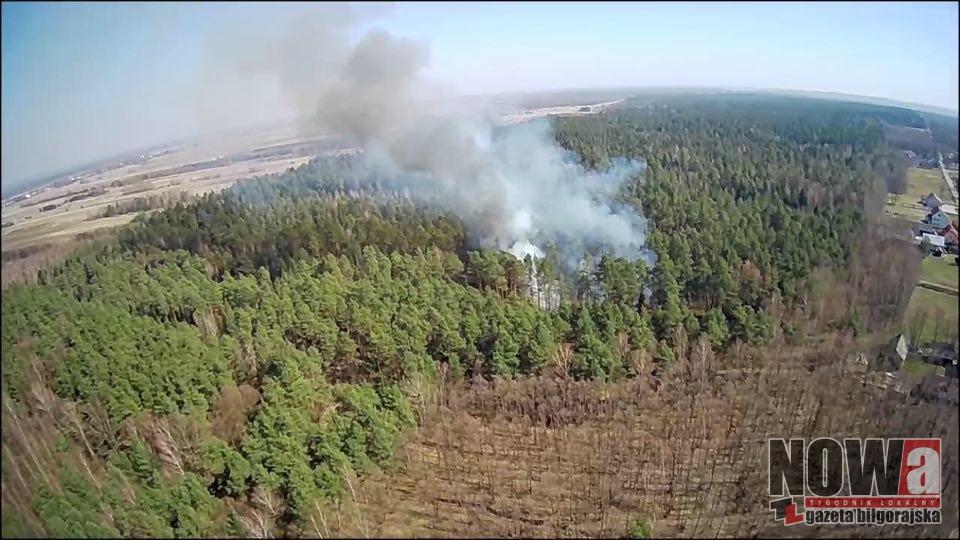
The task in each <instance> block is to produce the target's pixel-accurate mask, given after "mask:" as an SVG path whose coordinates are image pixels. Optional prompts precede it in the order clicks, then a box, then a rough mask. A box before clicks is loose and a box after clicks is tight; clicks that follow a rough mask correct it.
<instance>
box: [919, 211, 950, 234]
mask: <svg viewBox="0 0 960 540" xmlns="http://www.w3.org/2000/svg"><path fill="white" fill-rule="evenodd" d="M923 222H924V223H928V224H930V225H931V226H933V228H934V229H937V230H938V231H939V230H941V229H946V228H947V226H948V225H950V218H949V217H948V216H947V214H945V213H943V212H942V211H940V210H937V211H934V212H930V214H929V215H928V216H927V217H926V219H924V220H923Z"/></svg>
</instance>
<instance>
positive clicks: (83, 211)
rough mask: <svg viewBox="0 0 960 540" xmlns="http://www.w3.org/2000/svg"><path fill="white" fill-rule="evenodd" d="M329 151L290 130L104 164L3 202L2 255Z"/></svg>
mask: <svg viewBox="0 0 960 540" xmlns="http://www.w3.org/2000/svg"><path fill="white" fill-rule="evenodd" d="M331 149H332V150H331ZM326 151H337V150H336V149H335V145H334V141H333V140H332V139H330V138H317V139H305V138H302V137H300V136H298V135H297V133H296V131H295V130H294V129H292V128H288V129H273V130H266V131H261V132H255V133H241V134H237V135H232V136H225V137H222V138H218V139H215V140H209V141H202V142H198V143H193V144H188V145H181V146H178V147H175V148H172V149H168V150H165V151H160V152H155V153H153V154H150V155H141V156H139V157H138V158H135V159H129V160H125V161H120V162H117V163H114V164H111V165H107V166H101V167H99V168H98V169H95V170H91V171H86V172H84V173H80V174H76V175H74V176H72V177H70V178H66V179H64V180H63V181H58V182H56V184H57V185H48V186H46V187H43V188H40V189H36V190H33V191H30V192H28V193H27V194H24V195H21V196H17V197H13V198H11V199H7V200H4V203H3V210H2V221H3V235H2V241H3V250H4V251H9V250H13V249H18V248H23V247H27V246H31V245H38V244H45V243H57V242H62V241H68V240H70V239H71V238H73V237H74V236H75V235H76V234H79V233H82V232H88V231H93V230H96V229H101V228H105V227H113V226H117V225H122V224H123V223H126V222H128V221H130V220H132V219H133V218H134V216H135V215H136V213H135V212H130V213H128V214H123V215H113V216H111V217H101V216H102V214H103V213H104V211H105V210H106V208H107V206H108V205H111V204H114V203H132V202H133V201H134V200H135V199H138V198H141V199H142V198H146V197H151V196H157V197H155V200H158V201H161V200H162V201H164V202H166V203H168V204H172V203H174V202H176V201H177V200H189V199H190V198H191V197H195V196H198V195H202V194H204V193H207V192H211V191H219V190H222V189H224V188H226V187H229V186H230V185H232V184H233V183H235V182H236V181H238V180H240V179H243V178H248V177H252V176H257V175H263V174H271V173H278V172H282V171H284V170H286V169H288V168H290V167H296V166H299V165H301V164H302V163H304V162H306V161H307V160H309V159H310V157H312V156H314V155H317V154H321V153H324V152H326ZM160 206H162V205H159V206H157V207H158V208H159V207H160Z"/></svg>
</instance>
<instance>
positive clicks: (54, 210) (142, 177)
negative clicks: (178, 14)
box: [2, 101, 619, 252]
mask: <svg viewBox="0 0 960 540" xmlns="http://www.w3.org/2000/svg"><path fill="white" fill-rule="evenodd" d="M617 103H619V101H610V102H605V103H594V104H583V105H567V106H556V107H545V108H539V109H528V110H524V111H522V112H518V113H515V114H514V113H510V114H503V115H501V116H500V123H502V124H512V123H519V122H525V121H529V120H532V119H534V118H540V117H546V116H557V115H583V114H594V113H598V112H602V111H604V110H606V109H607V108H609V107H611V106H614V105H616V104H617ZM353 151H355V149H352V148H342V147H341V146H340V142H339V141H338V140H337V139H336V138H335V137H332V136H317V137H313V138H307V137H303V136H301V135H299V133H298V131H297V129H296V128H295V127H294V126H288V127H283V128H272V129H269V130H260V131H250V132H244V133H238V134H233V135H228V136H226V135H225V136H221V137H211V138H208V139H207V140H202V141H198V142H194V143H190V144H182V145H178V146H174V147H171V148H167V149H165V150H162V151H155V152H153V153H150V154H148V155H140V156H138V157H136V158H130V159H126V160H123V161H116V162H113V163H111V164H109V165H101V166H99V167H98V168H95V169H94V170H88V171H85V172H83V173H79V174H75V175H74V176H71V177H69V178H64V179H61V180H58V181H56V182H54V183H53V185H48V186H46V187H43V188H39V189H34V190H32V191H29V192H27V193H26V194H21V195H18V196H16V197H11V198H9V199H5V200H4V201H3V210H2V222H3V233H2V242H3V251H4V252H6V251H10V250H15V249H20V248H24V247H29V246H34V245H42V244H56V243H61V242H66V241H69V240H71V239H72V238H74V237H75V236H76V235H77V234H79V233H83V232H89V231H94V230H97V229H102V228H107V227H114V226H117V225H122V224H124V223H127V222H129V221H130V220H132V219H133V218H134V217H135V215H136V212H133V211H131V212H130V213H126V214H123V215H113V216H111V217H103V216H102V214H103V213H104V211H105V210H106V209H107V207H108V206H109V205H112V204H116V203H125V204H132V203H133V202H134V201H135V200H137V199H144V198H147V197H151V196H157V197H156V199H157V200H162V201H163V202H164V204H160V203H156V204H155V207H154V208H151V210H155V209H159V208H161V207H162V206H164V205H169V204H174V203H175V202H177V201H178V200H180V201H186V200H190V199H191V198H192V197H196V196H199V195H202V194H204V193H208V192H212V191H220V190H222V189H225V188H227V187H229V186H231V185H233V184H234V183H235V182H237V181H238V180H241V179H244V178H249V177H252V176H258V175H264V174H273V173H279V172H283V171H284V170H286V169H289V168H291V167H297V166H299V165H301V164H303V163H305V162H307V161H309V160H310V159H311V158H312V157H315V156H317V155H322V154H333V153H340V152H353Z"/></svg>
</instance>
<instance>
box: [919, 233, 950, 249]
mask: <svg viewBox="0 0 960 540" xmlns="http://www.w3.org/2000/svg"><path fill="white" fill-rule="evenodd" d="M924 240H926V241H927V242H930V247H931V248H940V249H943V248H945V247H947V244H946V239H945V238H944V237H942V236H939V235H935V234H923V235H921V236H920V242H921V243H923V241H924Z"/></svg>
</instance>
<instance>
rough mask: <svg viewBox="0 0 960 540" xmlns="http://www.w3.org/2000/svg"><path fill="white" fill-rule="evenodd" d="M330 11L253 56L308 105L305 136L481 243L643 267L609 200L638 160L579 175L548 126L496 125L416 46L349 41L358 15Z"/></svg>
mask: <svg viewBox="0 0 960 540" xmlns="http://www.w3.org/2000/svg"><path fill="white" fill-rule="evenodd" d="M340 9H343V8H340ZM336 15H337V16H329V14H327V16H324V17H320V18H318V19H317V20H305V19H299V20H298V21H297V26H296V27H295V28H294V29H293V31H288V32H286V33H285V34H284V36H283V39H282V40H281V42H280V43H279V44H276V43H275V44H272V46H271V47H267V48H265V49H262V50H266V51H268V53H267V54H263V53H262V52H261V56H260V57H259V62H260V69H265V70H268V71H271V72H273V73H274V75H276V76H277V79H278V80H279V81H280V82H281V84H282V85H283V86H284V88H285V89H286V91H287V92H288V93H289V94H290V95H291V97H292V98H293V99H294V100H295V101H296V103H297V104H298V107H300V108H301V109H304V108H305V110H302V113H303V116H304V117H305V118H308V120H307V121H306V123H305V124H304V125H303V126H302V127H303V129H305V130H308V131H310V132H324V133H335V134H337V135H339V136H343V137H346V138H347V139H348V140H349V141H351V142H352V143H354V144H357V145H359V146H360V147H361V148H363V149H364V150H365V152H364V158H363V159H364V162H365V165H367V166H369V167H372V168H373V171H375V172H376V175H375V176H376V177H377V178H380V179H382V180H381V182H382V183H387V184H393V185H395V186H398V187H402V188H404V189H406V190H409V192H410V193H411V194H412V195H414V196H423V197H426V198H429V199H430V200H431V201H437V202H439V203H440V204H442V205H443V206H444V207H445V208H446V209H447V210H449V211H451V212H453V213H455V214H457V215H458V216H459V217H461V218H462V219H464V220H465V222H466V223H467V224H468V225H469V226H470V227H471V228H472V230H473V231H474V233H475V234H476V235H477V237H478V239H479V240H480V242H481V245H483V246H485V247H497V248H500V249H505V250H508V251H509V252H510V253H512V254H514V255H515V256H517V257H518V258H523V257H524V256H525V255H531V256H533V257H534V258H537V257H541V256H542V255H543V252H542V251H541V248H542V246H543V245H544V244H545V243H547V242H552V243H553V244H554V245H556V246H557V249H558V250H559V252H560V255H561V259H562V260H565V261H567V262H573V261H576V260H577V259H578V258H579V257H580V256H581V255H582V254H583V252H584V250H585V249H586V248H587V247H597V246H602V248H603V249H604V251H605V252H607V253H610V254H611V255H614V256H620V257H625V258H630V259H636V258H641V257H643V258H648V259H649V257H650V255H649V252H648V251H647V250H646V249H645V248H644V245H645V243H646V220H645V219H644V218H643V216H641V215H640V214H639V213H638V212H637V211H636V210H635V209H633V208H631V207H629V206H627V205H623V204H619V203H616V202H615V201H614V196H615V194H616V193H617V192H618V190H619V189H620V187H621V186H622V185H623V184H624V182H626V181H627V180H629V179H631V178H633V177H635V176H636V175H638V174H641V173H642V172H643V170H644V169H645V163H643V162H642V161H634V160H620V161H617V162H615V163H613V165H612V166H610V167H609V168H607V169H606V170H603V171H588V170H586V169H584V168H583V167H582V166H580V165H579V164H577V163H576V161H575V159H574V156H571V155H570V153H569V152H567V151H565V150H564V149H562V148H561V147H559V146H558V145H557V144H556V143H555V141H554V140H553V137H552V134H551V132H550V126H549V123H548V122H546V121H540V122H530V123H526V124H521V125H516V126H510V127H507V128H496V127H495V125H494V122H493V121H492V119H491V118H489V117H486V116H485V114H483V113H482V112H480V111H479V110H477V109H476V108H474V110H471V108H470V107H468V106H464V105H463V104H462V103H461V102H458V101H457V100H455V99H453V95H452V93H451V92H445V91H444V90H443V89H441V88H439V87H438V86H437V85H432V84H430V83H429V82H428V81H427V79H426V77H425V74H424V71H425V70H426V68H427V67H428V64H429V50H428V48H427V47H426V46H425V45H424V44H421V43H417V42H415V41H412V40H409V39H405V38H402V37H396V36H393V35H391V34H389V33H387V32H384V31H380V30H371V31H368V32H366V33H365V34H364V35H362V37H360V39H359V40H358V41H356V42H354V43H350V41H349V40H348V39H347V31H346V29H347V28H349V27H350V24H349V23H351V22H356V18H355V17H351V16H350V14H349V13H347V12H344V11H338V12H337V13H336ZM248 38H249V36H248ZM247 46H250V43H249V41H248V42H247ZM248 59H249V57H248ZM538 246H540V247H538ZM574 264H575V262H574Z"/></svg>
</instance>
